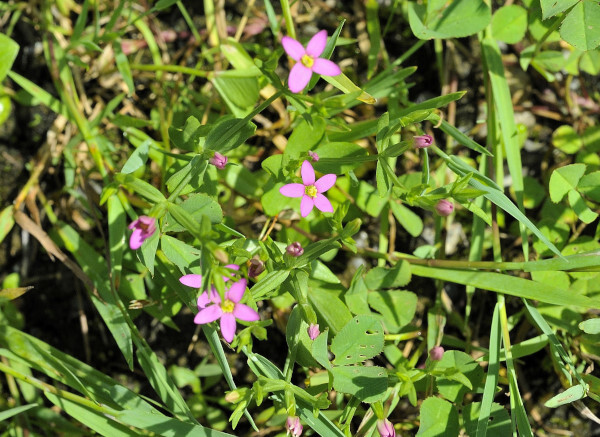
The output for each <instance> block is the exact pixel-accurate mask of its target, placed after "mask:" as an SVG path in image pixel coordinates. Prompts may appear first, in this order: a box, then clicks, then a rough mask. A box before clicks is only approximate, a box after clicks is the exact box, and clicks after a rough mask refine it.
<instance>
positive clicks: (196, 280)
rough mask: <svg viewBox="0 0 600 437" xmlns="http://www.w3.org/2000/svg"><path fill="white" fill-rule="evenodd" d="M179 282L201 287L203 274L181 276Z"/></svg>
mask: <svg viewBox="0 0 600 437" xmlns="http://www.w3.org/2000/svg"><path fill="white" fill-rule="evenodd" d="M179 282H181V283H182V284H183V285H187V286H188V287H192V288H200V287H201V286H202V275H185V276H182V277H181V278H179Z"/></svg>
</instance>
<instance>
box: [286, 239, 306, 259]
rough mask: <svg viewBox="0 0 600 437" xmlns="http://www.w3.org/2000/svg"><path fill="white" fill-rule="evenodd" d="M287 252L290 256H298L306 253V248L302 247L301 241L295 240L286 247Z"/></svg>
mask: <svg viewBox="0 0 600 437" xmlns="http://www.w3.org/2000/svg"><path fill="white" fill-rule="evenodd" d="M285 252H286V253H287V254H288V255H290V256H295V257H297V256H300V255H302V254H303V253H304V249H303V248H302V245H301V244H300V243H299V242H297V241H294V242H293V243H292V244H290V245H289V246H288V247H286V248H285Z"/></svg>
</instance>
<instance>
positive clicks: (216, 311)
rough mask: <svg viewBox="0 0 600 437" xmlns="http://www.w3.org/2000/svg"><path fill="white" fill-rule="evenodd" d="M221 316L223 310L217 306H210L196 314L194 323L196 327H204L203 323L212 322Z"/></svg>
mask: <svg viewBox="0 0 600 437" xmlns="http://www.w3.org/2000/svg"><path fill="white" fill-rule="evenodd" d="M221 316H223V310H222V309H221V307H220V306H219V305H217V304H215V305H210V306H207V307H206V308H204V309H203V310H201V311H200V312H199V313H198V314H196V317H194V323H195V324H196V325H204V324H205V323H210V322H214V321H215V320H217V319H218V318H219V317H221Z"/></svg>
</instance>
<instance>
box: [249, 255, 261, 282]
mask: <svg viewBox="0 0 600 437" xmlns="http://www.w3.org/2000/svg"><path fill="white" fill-rule="evenodd" d="M248 263H249V266H248V277H249V278H256V277H257V276H258V275H260V274H261V273H262V272H264V271H265V263H264V262H262V261H261V260H260V259H259V258H252V259H251V260H250V261H248Z"/></svg>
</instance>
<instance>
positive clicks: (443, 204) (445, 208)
mask: <svg viewBox="0 0 600 437" xmlns="http://www.w3.org/2000/svg"><path fill="white" fill-rule="evenodd" d="M435 210H436V212H437V213H438V214H439V215H441V216H442V217H446V216H449V215H450V214H452V211H454V204H453V203H452V202H450V201H449V200H447V199H442V200H440V201H439V202H438V203H437V205H435Z"/></svg>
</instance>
